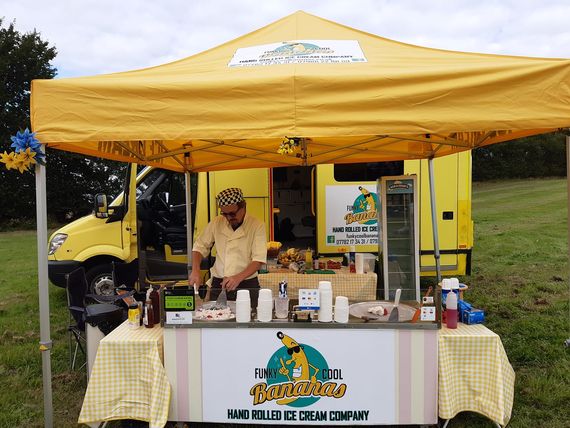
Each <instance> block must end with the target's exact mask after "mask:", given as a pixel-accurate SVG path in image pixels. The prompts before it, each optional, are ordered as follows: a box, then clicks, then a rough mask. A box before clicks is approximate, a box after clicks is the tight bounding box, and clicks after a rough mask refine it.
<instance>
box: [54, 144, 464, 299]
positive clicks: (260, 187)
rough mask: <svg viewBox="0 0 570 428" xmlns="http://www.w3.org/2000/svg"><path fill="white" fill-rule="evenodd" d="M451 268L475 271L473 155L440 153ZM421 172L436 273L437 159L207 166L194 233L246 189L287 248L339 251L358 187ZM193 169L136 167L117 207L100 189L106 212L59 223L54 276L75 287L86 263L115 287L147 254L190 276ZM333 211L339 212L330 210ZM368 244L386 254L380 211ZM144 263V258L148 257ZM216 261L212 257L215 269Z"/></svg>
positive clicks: (104, 285) (166, 275)
mask: <svg viewBox="0 0 570 428" xmlns="http://www.w3.org/2000/svg"><path fill="white" fill-rule="evenodd" d="M434 170H435V183H436V199H437V204H436V206H437V211H438V227H439V234H440V236H439V242H440V252H441V268H442V273H443V274H444V275H463V274H469V273H470V269H471V264H470V261H471V251H472V247H473V222H472V220H471V154H470V152H462V153H458V154H455V155H450V156H446V157H443V158H438V159H435V161H434ZM402 174H415V175H416V176H417V177H418V186H419V196H420V200H419V203H420V209H419V213H420V254H421V263H420V267H421V274H422V275H435V263H434V258H433V238H432V227H431V211H430V210H431V208H430V200H429V181H428V171H427V161H425V160H412V161H396V162H382V163H376V162H370V163H364V164H334V165H333V164H326V165H317V166H313V167H283V168H272V169H267V168H260V169H250V170H232V171H217V172H210V173H197V174H192V176H191V194H192V202H191V204H192V205H191V206H192V223H193V232H194V234H197V233H199V232H200V231H201V230H202V228H203V227H204V226H205V225H206V224H207V223H208V221H209V220H210V219H211V218H213V217H214V216H216V215H217V214H218V211H217V207H216V203H215V196H216V194H217V193H218V192H220V191H221V190H223V189H225V188H227V187H241V188H242V190H243V192H244V195H245V197H246V200H247V207H248V212H249V213H250V214H252V215H254V216H256V217H258V218H260V219H263V220H264V221H265V223H266V225H267V235H268V236H267V238H268V239H269V240H276V241H280V242H283V244H284V247H296V248H311V249H312V250H313V251H314V252H316V253H317V254H319V255H320V256H331V255H338V253H339V252H344V251H346V248H347V245H346V244H347V243H348V242H345V241H343V240H341V239H338V240H335V239H331V236H332V235H331V227H330V222H331V221H330V218H331V215H330V213H333V212H337V211H338V212H339V213H340V214H342V215H344V216H346V215H351V214H350V213H351V210H352V209H353V208H354V207H353V206H352V204H353V202H354V200H355V197H356V196H357V192H363V190H362V189H364V190H365V191H367V192H370V193H374V194H376V192H377V190H376V180H377V179H378V178H379V177H381V176H385V175H390V176H394V175H402ZM184 183H185V178H184V175H183V174H180V173H175V172H172V171H166V170H161V169H157V168H153V167H146V168H143V169H141V170H140V171H139V172H138V174H137V167H136V165H134V164H133V165H129V166H128V171H127V177H126V179H125V186H124V189H123V193H122V194H121V195H119V196H118V197H117V198H116V199H115V200H114V201H112V202H111V203H110V204H109V206H108V207H107V206H106V202H105V200H106V199H105V198H102V197H100V196H99V197H98V199H99V203H98V205H97V208H96V212H94V213H93V214H92V215H89V216H86V217H83V218H81V219H78V220H76V221H74V222H72V223H70V224H68V225H66V226H64V227H62V228H61V229H59V230H57V231H56V232H55V233H54V234H53V235H52V236H51V238H50V242H49V249H48V258H49V261H48V272H49V278H50V280H51V281H52V282H53V283H54V284H55V285H58V286H60V287H65V274H66V273H68V272H70V271H72V270H73V269H75V268H77V267H79V266H83V267H85V269H86V273H87V279H88V282H89V285H90V289H91V291H92V292H94V293H97V294H108V293H109V292H111V291H112V280H111V262H112V261H122V262H130V261H132V260H135V259H138V260H139V264H140V265H141V267H142V268H144V271H143V272H144V273H145V274H146V275H147V277H149V278H151V279H155V280H160V279H164V280H166V279H173V278H185V277H186V275H187V273H186V272H187V265H186V263H187V262H186V255H187V248H186V206H185V190H184V189H185V185H184ZM327 213H329V215H328V216H327ZM367 223H370V224H369V226H368V227H367V230H368V231H369V232H370V233H368V234H367V235H366V236H367V237H366V239H362V240H356V241H353V242H351V243H350V244H354V245H355V247H356V251H358V252H371V253H377V252H378V245H379V242H378V237H377V234H376V233H375V232H377V230H378V228H377V226H376V225H375V223H377V220H376V219H370V221H369V222H367ZM141 262H142V263H141ZM209 263H211V260H205V261H204V266H203V268H204V269H205V270H206V269H207V267H208V264H209Z"/></svg>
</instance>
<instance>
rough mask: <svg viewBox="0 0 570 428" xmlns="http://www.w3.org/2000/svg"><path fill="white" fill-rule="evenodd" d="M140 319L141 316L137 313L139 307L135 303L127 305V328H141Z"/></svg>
mask: <svg viewBox="0 0 570 428" xmlns="http://www.w3.org/2000/svg"><path fill="white" fill-rule="evenodd" d="M140 318H141V314H140V311H139V305H138V304H136V303H133V304H132V305H129V312H128V321H127V322H128V325H129V327H130V328H132V329H136V328H139V327H140V326H141V325H140Z"/></svg>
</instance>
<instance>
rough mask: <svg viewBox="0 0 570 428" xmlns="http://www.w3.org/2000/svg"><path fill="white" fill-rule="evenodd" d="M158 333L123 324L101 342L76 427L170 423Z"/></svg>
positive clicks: (161, 346) (161, 341)
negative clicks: (130, 421) (105, 423)
mask: <svg viewBox="0 0 570 428" xmlns="http://www.w3.org/2000/svg"><path fill="white" fill-rule="evenodd" d="M162 353H163V340H162V328H161V327H160V326H159V325H156V326H154V328H152V329H150V328H145V327H140V328H138V329H131V328H129V326H128V324H127V322H126V321H125V322H124V323H123V324H121V325H120V326H118V327H117V328H116V329H115V330H113V331H112V332H111V333H110V334H109V335H107V336H105V337H104V338H103V340H101V343H100V344H99V348H98V350H97V357H96V358H95V363H94V364H93V370H92V372H91V376H90V378H89V384H88V385H87V392H86V393H85V399H84V401H83V407H82V408H81V413H80V414H79V420H78V422H79V423H93V422H99V421H106V420H116V419H138V420H141V421H147V422H149V424H150V428H155V427H156V428H159V427H163V426H164V425H165V424H166V421H167V419H168V408H169V405H170V384H169V383H168V379H167V377H166V371H165V370H164V366H163V363H162V358H163V356H162Z"/></svg>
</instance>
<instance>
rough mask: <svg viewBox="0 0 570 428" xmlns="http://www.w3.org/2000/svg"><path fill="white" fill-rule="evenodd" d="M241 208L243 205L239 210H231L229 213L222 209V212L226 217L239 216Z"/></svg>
mask: <svg viewBox="0 0 570 428" xmlns="http://www.w3.org/2000/svg"><path fill="white" fill-rule="evenodd" d="M241 209H242V207H239V208H238V209H237V210H235V211H231V212H229V213H225V212H223V211H221V212H220V214H221V215H223V216H224V217H226V218H227V217H231V218H233V217H236V216H237V213H239V212H240V210H241Z"/></svg>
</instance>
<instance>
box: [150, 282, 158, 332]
mask: <svg viewBox="0 0 570 428" xmlns="http://www.w3.org/2000/svg"><path fill="white" fill-rule="evenodd" d="M150 288H151V292H150V300H152V309H153V311H154V322H155V323H156V322H159V321H160V294H158V290H157V289H156V288H154V287H153V286H152V285H151V286H150Z"/></svg>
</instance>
